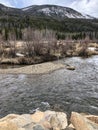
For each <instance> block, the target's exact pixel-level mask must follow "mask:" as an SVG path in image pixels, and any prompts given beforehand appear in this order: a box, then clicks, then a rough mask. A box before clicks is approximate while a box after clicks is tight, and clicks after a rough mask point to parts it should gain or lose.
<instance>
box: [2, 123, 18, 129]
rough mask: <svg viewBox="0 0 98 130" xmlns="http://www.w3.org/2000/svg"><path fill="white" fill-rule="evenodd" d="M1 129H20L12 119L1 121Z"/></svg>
mask: <svg viewBox="0 0 98 130" xmlns="http://www.w3.org/2000/svg"><path fill="white" fill-rule="evenodd" d="M0 130H18V127H17V125H16V124H14V123H12V122H10V121H3V122H0Z"/></svg>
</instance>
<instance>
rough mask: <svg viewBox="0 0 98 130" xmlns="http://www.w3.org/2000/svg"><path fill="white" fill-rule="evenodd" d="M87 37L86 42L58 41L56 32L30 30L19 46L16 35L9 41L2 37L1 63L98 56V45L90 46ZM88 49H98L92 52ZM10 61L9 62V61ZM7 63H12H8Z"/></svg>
mask: <svg viewBox="0 0 98 130" xmlns="http://www.w3.org/2000/svg"><path fill="white" fill-rule="evenodd" d="M89 43H90V40H89V37H88V36H87V37H86V38H85V39H84V40H77V41H76V40H75V41H73V40H71V39H68V38H66V39H65V40H59V41H57V39H56V34H55V32H53V31H51V30H47V29H46V30H42V31H39V30H32V29H31V28H28V29H26V30H24V32H23V41H22V43H21V42H20V44H19V45H18V46H17V41H16V38H15V37H14V35H12V36H10V38H9V40H8V41H4V40H3V39H2V37H0V62H1V63H6V62H3V61H6V60H4V59H9V61H10V59H12V58H14V59H16V60H17V64H35V63H41V62H46V61H52V60H56V59H59V58H62V57H69V56H70V57H71V56H82V57H88V56H91V55H95V54H98V52H97V47H98V44H95V43H94V44H93V43H92V44H89ZM88 47H96V50H94V51H91V50H89V49H88ZM7 61H8V60H7ZM7 63H12V61H11V62H7ZM15 64H16V62H15Z"/></svg>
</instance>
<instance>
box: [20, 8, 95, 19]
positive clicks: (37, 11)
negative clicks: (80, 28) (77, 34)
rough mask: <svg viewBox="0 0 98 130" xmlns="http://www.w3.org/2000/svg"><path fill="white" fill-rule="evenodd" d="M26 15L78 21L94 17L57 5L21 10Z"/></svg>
mask: <svg viewBox="0 0 98 130" xmlns="http://www.w3.org/2000/svg"><path fill="white" fill-rule="evenodd" d="M22 11H24V12H25V13H26V14H28V15H32V16H44V17H45V16H46V17H47V16H48V17H52V18H58V19H64V18H80V19H93V18H94V17H92V16H89V15H85V14H82V13H79V12H77V11H75V10H73V9H71V8H68V7H62V6H57V5H39V6H38V5H34V6H29V7H26V8H23V9H22Z"/></svg>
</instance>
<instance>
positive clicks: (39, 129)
mask: <svg viewBox="0 0 98 130" xmlns="http://www.w3.org/2000/svg"><path fill="white" fill-rule="evenodd" d="M32 130H46V129H45V128H44V127H43V126H41V125H39V124H37V125H35V126H34V127H33V129H32Z"/></svg>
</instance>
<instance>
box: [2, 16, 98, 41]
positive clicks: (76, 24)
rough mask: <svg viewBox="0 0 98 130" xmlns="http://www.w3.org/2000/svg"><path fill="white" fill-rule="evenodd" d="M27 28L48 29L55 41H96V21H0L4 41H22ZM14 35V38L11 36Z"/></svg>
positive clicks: (14, 18) (38, 19)
mask: <svg viewBox="0 0 98 130" xmlns="http://www.w3.org/2000/svg"><path fill="white" fill-rule="evenodd" d="M27 28H32V29H33V30H36V29H39V30H43V29H48V30H53V31H55V33H56V37H57V39H68V38H70V39H72V40H78V39H85V37H87V36H88V37H89V38H90V39H91V40H94V39H98V20H96V19H95V20H86V19H68V18H67V19H65V20H62V21H61V20H57V19H50V18H42V17H41V18H40V17H39V18H38V17H29V16H23V17H14V16H8V17H5V18H4V17H3V18H1V19H0V34H1V35H2V36H3V38H4V39H5V40H8V39H9V38H12V37H14V36H15V37H16V40H22V39H23V32H24V30H25V29H27ZM13 35H14V36H13Z"/></svg>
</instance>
